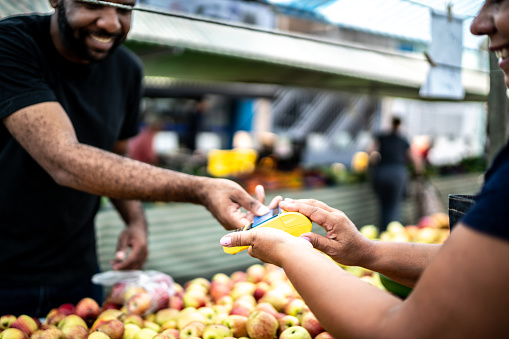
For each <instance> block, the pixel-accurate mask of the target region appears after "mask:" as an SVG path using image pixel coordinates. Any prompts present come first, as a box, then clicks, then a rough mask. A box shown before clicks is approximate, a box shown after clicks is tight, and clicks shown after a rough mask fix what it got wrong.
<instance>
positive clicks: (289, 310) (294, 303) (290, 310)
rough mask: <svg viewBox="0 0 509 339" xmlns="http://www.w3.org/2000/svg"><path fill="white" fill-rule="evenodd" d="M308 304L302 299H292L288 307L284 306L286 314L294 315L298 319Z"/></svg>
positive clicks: (287, 304)
mask: <svg viewBox="0 0 509 339" xmlns="http://www.w3.org/2000/svg"><path fill="white" fill-rule="evenodd" d="M305 306H306V303H305V302H304V300H302V299H301V298H291V299H290V300H289V301H288V302H287V303H286V305H285V306H284V309H283V310H284V312H285V313H286V314H288V315H293V316H294V317H297V316H298V315H300V314H302V311H303V309H304V308H305Z"/></svg>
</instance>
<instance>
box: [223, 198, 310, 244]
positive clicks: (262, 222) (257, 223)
mask: <svg viewBox="0 0 509 339" xmlns="http://www.w3.org/2000/svg"><path fill="white" fill-rule="evenodd" d="M256 227H272V228H277V229H280V230H283V231H285V232H286V233H289V234H291V235H293V236H295V237H298V236H300V235H301V234H304V233H307V232H311V228H312V224H311V221H310V220H309V219H308V217H306V216H305V215H304V214H302V213H299V212H288V211H284V210H282V209H281V208H280V207H276V208H273V209H272V210H271V211H270V212H269V213H267V214H265V215H262V216H260V217H254V218H253V223H251V224H249V225H246V226H244V227H242V228H239V229H238V230H236V231H235V232H243V231H249V230H252V229H253V228H256ZM248 248H249V246H238V247H223V250H224V251H225V253H230V254H235V253H239V252H241V251H244V250H247V249H248Z"/></svg>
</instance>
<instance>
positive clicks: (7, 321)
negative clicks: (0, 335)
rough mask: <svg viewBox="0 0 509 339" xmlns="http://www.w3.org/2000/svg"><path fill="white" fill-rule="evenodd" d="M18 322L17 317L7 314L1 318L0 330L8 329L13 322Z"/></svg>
mask: <svg viewBox="0 0 509 339" xmlns="http://www.w3.org/2000/svg"><path fill="white" fill-rule="evenodd" d="M14 320H16V316H15V315H12V314H6V315H3V316H1V317H0V329H4V330H5V329H7V328H9V326H10V325H11V323H12V322H14Z"/></svg>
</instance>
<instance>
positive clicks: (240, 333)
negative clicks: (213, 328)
mask: <svg viewBox="0 0 509 339" xmlns="http://www.w3.org/2000/svg"><path fill="white" fill-rule="evenodd" d="M221 324H223V325H225V326H226V327H228V328H229V329H230V330H231V331H232V333H233V336H234V337H236V338H240V337H247V327H246V325H247V317H245V316H242V315H238V314H232V315H228V316H226V317H225V318H224V319H223V320H222V321H221Z"/></svg>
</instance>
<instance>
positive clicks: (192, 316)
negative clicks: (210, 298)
mask: <svg viewBox="0 0 509 339" xmlns="http://www.w3.org/2000/svg"><path fill="white" fill-rule="evenodd" d="M180 312H181V313H182V312H183V313H182V314H179V316H178V318H177V328H178V329H179V330H181V329H183V328H184V326H186V325H187V324H189V323H190V322H192V321H199V322H201V323H203V324H205V323H206V322H207V320H206V319H205V317H204V316H203V314H201V313H200V312H198V310H196V309H195V308H191V310H189V311H186V309H184V310H182V311H180Z"/></svg>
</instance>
